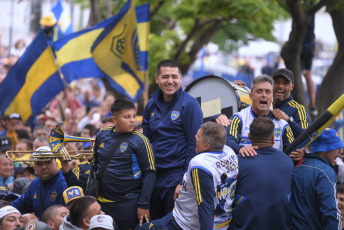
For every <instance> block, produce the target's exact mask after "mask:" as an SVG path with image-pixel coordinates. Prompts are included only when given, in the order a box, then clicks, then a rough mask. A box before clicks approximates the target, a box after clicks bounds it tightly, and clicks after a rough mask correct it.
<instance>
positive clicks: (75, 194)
mask: <svg viewBox="0 0 344 230" xmlns="http://www.w3.org/2000/svg"><path fill="white" fill-rule="evenodd" d="M83 196H84V190H83V189H82V188H81V187H79V186H72V187H69V188H67V189H66V190H64V191H63V200H64V202H65V204H68V203H69V202H70V201H72V200H74V199H77V198H80V197H83Z"/></svg>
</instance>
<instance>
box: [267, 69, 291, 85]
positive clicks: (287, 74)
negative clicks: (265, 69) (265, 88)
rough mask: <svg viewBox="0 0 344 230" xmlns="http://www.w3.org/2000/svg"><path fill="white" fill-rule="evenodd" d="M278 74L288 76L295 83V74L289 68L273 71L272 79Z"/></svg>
mask: <svg viewBox="0 0 344 230" xmlns="http://www.w3.org/2000/svg"><path fill="white" fill-rule="evenodd" d="M278 76H283V77H285V78H287V79H288V80H289V81H291V82H292V83H294V74H293V72H291V71H290V70H289V69H285V68H282V69H277V70H275V71H274V72H273V73H272V79H275V78H276V77H278Z"/></svg>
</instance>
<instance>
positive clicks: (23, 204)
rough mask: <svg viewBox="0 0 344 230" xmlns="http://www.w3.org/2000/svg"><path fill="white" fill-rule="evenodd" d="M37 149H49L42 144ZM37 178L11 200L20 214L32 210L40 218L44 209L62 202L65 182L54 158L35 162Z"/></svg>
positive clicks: (65, 186)
mask: <svg viewBox="0 0 344 230" xmlns="http://www.w3.org/2000/svg"><path fill="white" fill-rule="evenodd" d="M36 150H37V151H51V149H50V148H49V147H48V146H42V147H39V148H38V149H36ZM35 164H36V165H35V167H36V174H37V176H38V178H36V179H35V180H33V181H32V182H31V184H30V186H29V188H28V190H26V192H25V193H24V194H23V195H22V196H21V197H19V198H18V199H16V200H15V201H13V203H12V206H13V207H15V208H16V209H18V210H19V211H20V212H21V213H22V214H25V213H31V212H34V213H35V215H36V216H37V217H38V218H39V219H40V220H41V219H42V214H43V212H44V210H45V209H47V208H49V207H50V206H53V205H55V204H63V203H64V201H63V191H64V190H65V189H66V188H67V183H66V181H65V179H64V176H63V173H62V172H61V171H59V170H58V167H57V162H56V160H55V159H50V160H49V161H37V162H35Z"/></svg>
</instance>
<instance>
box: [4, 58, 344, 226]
mask: <svg viewBox="0 0 344 230" xmlns="http://www.w3.org/2000/svg"><path fill="white" fill-rule="evenodd" d="M181 78H182V74H181V69H180V66H179V64H178V63H177V62H175V61H173V60H163V61H161V62H160V63H159V65H158V66H157V72H156V76H155V79H156V83H157V85H158V87H159V89H158V90H157V91H156V92H155V93H153V95H152V98H151V99H150V100H149V101H148V103H147V105H146V107H145V109H144V113H143V116H142V120H141V119H140V121H139V122H138V121H137V120H138V116H137V114H136V113H137V106H136V105H135V104H134V103H133V102H131V101H130V100H128V99H125V98H117V99H116V98H115V96H114V95H113V94H111V93H106V92H103V91H102V90H101V87H100V86H99V84H100V82H98V81H95V80H88V83H89V84H88V85H87V86H85V87H82V84H78V85H77V86H72V88H71V89H69V90H66V91H64V92H62V93H61V94H60V95H58V96H57V97H56V98H55V99H54V100H53V101H51V102H50V103H49V106H47V107H46V108H45V109H44V111H42V113H41V114H39V115H38V116H37V118H36V123H37V124H36V125H35V127H34V128H33V129H31V128H32V127H30V126H28V125H25V124H23V122H22V120H21V117H20V115H19V114H16V113H13V114H11V115H10V116H3V117H2V118H1V121H0V122H1V125H0V135H1V136H0V185H1V186H0V196H1V197H2V200H1V201H0V230H3V229H6V230H7V229H20V228H22V229H54V230H55V229H66V230H68V229H109V230H111V229H119V230H122V229H182V230H184V229H312V230H313V229H342V216H344V215H343V214H344V205H343V204H344V199H343V194H344V191H343V190H344V189H343V185H342V184H338V181H337V175H336V171H335V168H334V166H335V164H336V162H337V161H339V160H341V155H342V153H343V150H342V148H343V147H344V144H343V142H342V141H341V139H340V138H339V136H338V134H337V132H336V131H335V130H333V129H326V130H324V131H323V133H322V134H321V135H320V136H319V137H318V138H317V139H316V140H315V141H314V142H313V143H312V145H311V148H310V149H297V150H295V151H293V152H292V153H291V154H289V155H287V154H285V153H283V151H284V150H285V149H286V148H287V147H288V146H289V145H290V144H291V143H292V142H293V141H294V138H295V137H297V136H299V135H300V133H302V132H303V131H304V130H305V129H307V127H308V126H309V123H310V120H309V114H308V111H307V109H306V108H305V107H304V106H303V105H300V104H298V103H297V102H296V101H295V100H293V98H292V96H291V91H292V90H293V88H294V75H293V73H292V72H291V71H290V70H288V69H277V70H276V71H274V72H273V73H272V75H271V76H268V75H264V74H263V75H259V76H257V77H256V78H254V79H253V81H252V83H251V93H250V99H251V101H252V105H251V106H249V107H247V108H245V109H242V110H241V111H239V112H238V113H235V114H233V115H232V116H231V117H230V118H228V117H227V116H226V115H223V114H218V115H216V116H214V117H213V119H212V121H208V122H206V123H203V113H202V109H201V106H200V104H199V102H198V101H197V100H196V99H195V98H193V97H192V96H190V95H189V94H188V93H186V92H185V91H184V90H183V89H182V88H181ZM90 85H91V87H89V86H90ZM76 89H80V94H75V91H77V90H76ZM63 98H67V100H64V99H63ZM271 108H273V109H271ZM56 125H60V126H62V127H64V130H65V134H68V135H73V136H77V137H79V136H81V137H84V138H89V141H87V142H70V143H68V144H65V146H64V147H63V148H62V150H61V151H62V152H64V153H67V154H68V152H69V154H70V155H71V154H73V153H72V151H71V150H76V151H80V150H89V151H91V150H90V149H92V151H93V152H92V153H93V154H89V155H90V156H87V157H86V156H85V158H83V159H79V160H70V161H66V160H64V158H62V157H60V158H56V157H55V156H54V157H49V154H51V153H53V152H52V150H51V146H50V144H49V137H50V132H51V130H54V129H55V128H56ZM91 139H95V141H94V144H92V143H91ZM11 150H16V152H8V151H11ZM25 151H32V152H34V154H31V153H27V152H25ZM6 152H7V155H6ZM42 153H44V154H46V155H44V156H43V160H42V158H38V155H40V154H42ZM15 159H21V160H22V161H20V162H12V161H13V160H15ZM97 181H99V182H100V183H99V186H98V187H96V190H94V188H95V187H94V185H95V184H96V183H95V182H97ZM337 184H338V186H337ZM336 196H338V200H337V199H336Z"/></svg>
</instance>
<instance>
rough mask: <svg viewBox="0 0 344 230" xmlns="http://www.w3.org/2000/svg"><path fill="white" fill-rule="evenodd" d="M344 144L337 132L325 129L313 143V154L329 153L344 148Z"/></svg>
mask: <svg viewBox="0 0 344 230" xmlns="http://www.w3.org/2000/svg"><path fill="white" fill-rule="evenodd" d="M343 147H344V144H343V142H342V140H341V139H340V137H339V135H338V133H337V131H336V130H334V129H331V128H327V129H325V130H324V131H323V132H322V133H321V134H320V135H319V136H318V137H317V138H316V139H315V140H314V141H313V143H312V145H311V153H317V152H328V151H332V150H336V149H340V148H343Z"/></svg>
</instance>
